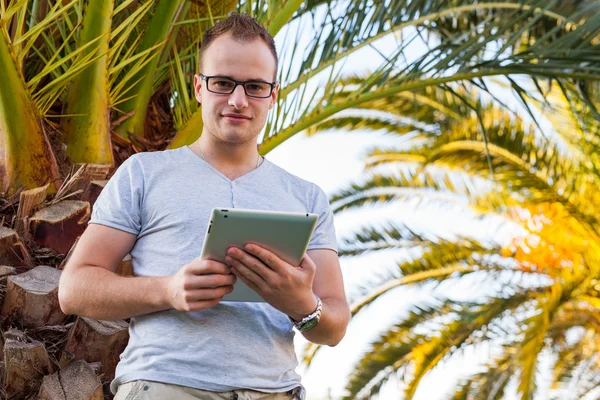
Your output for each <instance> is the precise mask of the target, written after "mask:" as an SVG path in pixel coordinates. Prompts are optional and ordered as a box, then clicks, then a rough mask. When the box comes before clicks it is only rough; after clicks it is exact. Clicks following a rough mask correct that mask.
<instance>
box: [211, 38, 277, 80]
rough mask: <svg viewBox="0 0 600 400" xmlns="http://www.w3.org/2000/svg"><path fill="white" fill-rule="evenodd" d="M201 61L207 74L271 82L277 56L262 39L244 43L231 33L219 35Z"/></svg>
mask: <svg viewBox="0 0 600 400" xmlns="http://www.w3.org/2000/svg"><path fill="white" fill-rule="evenodd" d="M202 64H203V65H202V67H203V72H202V73H203V74H204V75H225V76H229V77H231V78H234V79H238V80H250V79H261V80H264V81H268V82H270V81H271V80H272V79H273V76H274V75H275V57H274V56H273V54H272V53H271V51H270V50H269V46H267V44H266V43H265V42H264V41H263V40H262V39H255V40H253V41H250V42H241V41H238V40H235V39H232V38H231V36H230V35H222V36H219V37H217V38H216V39H215V40H214V41H213V42H212V43H211V44H210V45H209V46H208V49H206V51H205V52H204V55H203V61H202Z"/></svg>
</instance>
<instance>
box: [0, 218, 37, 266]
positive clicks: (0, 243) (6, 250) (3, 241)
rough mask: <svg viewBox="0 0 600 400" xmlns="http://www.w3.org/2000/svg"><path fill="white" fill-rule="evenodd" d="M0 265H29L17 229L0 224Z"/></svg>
mask: <svg viewBox="0 0 600 400" xmlns="http://www.w3.org/2000/svg"><path fill="white" fill-rule="evenodd" d="M0 265H12V266H15V265H31V261H30V260H29V255H28V253H27V250H26V249H25V246H24V245H23V243H22V242H21V240H20V238H19V234H18V233H17V231H15V230H12V229H9V228H6V227H4V226H0Z"/></svg>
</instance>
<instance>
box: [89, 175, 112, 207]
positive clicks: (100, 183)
mask: <svg viewBox="0 0 600 400" xmlns="http://www.w3.org/2000/svg"><path fill="white" fill-rule="evenodd" d="M107 183H108V180H96V181H91V182H90V186H89V189H88V190H87V191H86V192H85V193H86V198H84V199H83V200H86V201H87V202H89V203H90V206H91V207H94V203H95V202H96V200H97V199H98V196H100V192H102V189H104V186H106V184H107Z"/></svg>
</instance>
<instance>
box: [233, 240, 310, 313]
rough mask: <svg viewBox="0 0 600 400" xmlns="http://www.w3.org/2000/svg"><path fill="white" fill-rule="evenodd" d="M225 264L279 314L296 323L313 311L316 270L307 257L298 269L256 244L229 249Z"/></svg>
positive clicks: (305, 256)
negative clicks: (283, 314) (313, 287)
mask: <svg viewBox="0 0 600 400" xmlns="http://www.w3.org/2000/svg"><path fill="white" fill-rule="evenodd" d="M226 262H227V264H229V265H231V271H232V272H233V273H234V274H235V275H236V276H237V277H238V278H240V279H241V280H242V281H243V282H244V283H245V284H246V285H248V287H249V288H251V289H252V290H254V291H255V292H256V293H258V294H259V295H260V296H261V297H262V298H263V299H264V300H265V301H267V302H268V303H269V304H271V305H272V306H273V307H275V308H276V309H278V310H279V311H281V312H283V313H285V314H287V315H289V316H290V317H292V318H293V319H294V320H296V321H299V320H300V319H302V318H304V317H306V316H307V315H308V314H310V313H312V312H313V311H315V309H316V308H317V299H316V298H315V295H314V293H313V289H312V286H313V281H314V279H315V272H316V270H317V267H316V265H315V263H314V262H313V260H311V258H310V257H309V256H308V255H306V254H305V255H304V258H303V259H302V262H301V263H300V265H299V266H297V267H296V266H293V265H290V264H288V263H287V262H285V261H283V260H282V259H281V258H279V257H278V256H277V255H275V254H274V253H273V252H271V251H269V250H267V249H265V248H264V247H261V246H259V245H256V244H247V245H246V246H244V249H243V250H242V249H239V248H237V247H230V248H229V249H228V251H227V258H226Z"/></svg>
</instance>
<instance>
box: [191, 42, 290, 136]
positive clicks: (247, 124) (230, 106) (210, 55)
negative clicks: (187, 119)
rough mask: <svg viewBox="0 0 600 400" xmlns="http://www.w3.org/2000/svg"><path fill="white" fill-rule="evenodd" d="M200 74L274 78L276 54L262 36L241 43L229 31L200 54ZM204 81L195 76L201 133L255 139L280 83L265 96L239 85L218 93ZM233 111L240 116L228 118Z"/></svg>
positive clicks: (267, 79) (253, 78)
mask: <svg viewBox="0 0 600 400" xmlns="http://www.w3.org/2000/svg"><path fill="white" fill-rule="evenodd" d="M201 68H202V74H203V75H205V76H214V75H218V76H226V77H229V78H232V79H235V80H237V81H248V80H261V81H264V82H273V76H274V75H275V58H274V57H273V54H271V51H270V50H269V47H268V46H267V44H266V43H264V42H263V41H262V40H261V39H256V40H254V41H252V42H248V43H243V42H238V41H236V40H233V39H232V38H231V36H230V35H229V34H225V35H222V36H219V37H217V38H216V39H215V40H214V41H213V42H212V43H211V44H210V46H209V47H208V49H207V50H206V52H205V53H204V56H203V65H202V67H201ZM205 86H206V81H203V80H202V79H201V78H200V76H198V75H196V76H195V77H194V89H195V93H196V99H197V100H198V101H199V102H200V103H201V104H202V120H203V123H204V128H203V133H208V134H211V135H213V136H215V138H216V139H218V140H220V141H223V142H226V143H230V144H242V143H247V142H248V141H253V143H256V138H257V137H258V135H259V134H260V131H261V130H262V128H263V127H264V126H265V123H266V120H267V113H268V111H269V110H270V109H271V108H272V107H273V104H274V103H275V99H276V98H277V92H278V91H279V84H277V86H276V87H275V88H274V89H273V93H272V94H271V96H270V97H268V98H253V97H249V96H246V93H245V92H244V88H243V87H242V86H241V85H238V86H237V87H236V88H235V90H234V92H233V93H231V94H218V93H213V92H209V91H208V90H207V88H206V87H205ZM227 114H235V115H239V116H241V117H246V118H248V119H241V118H237V119H234V118H229V117H226V116H225V115H227Z"/></svg>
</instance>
